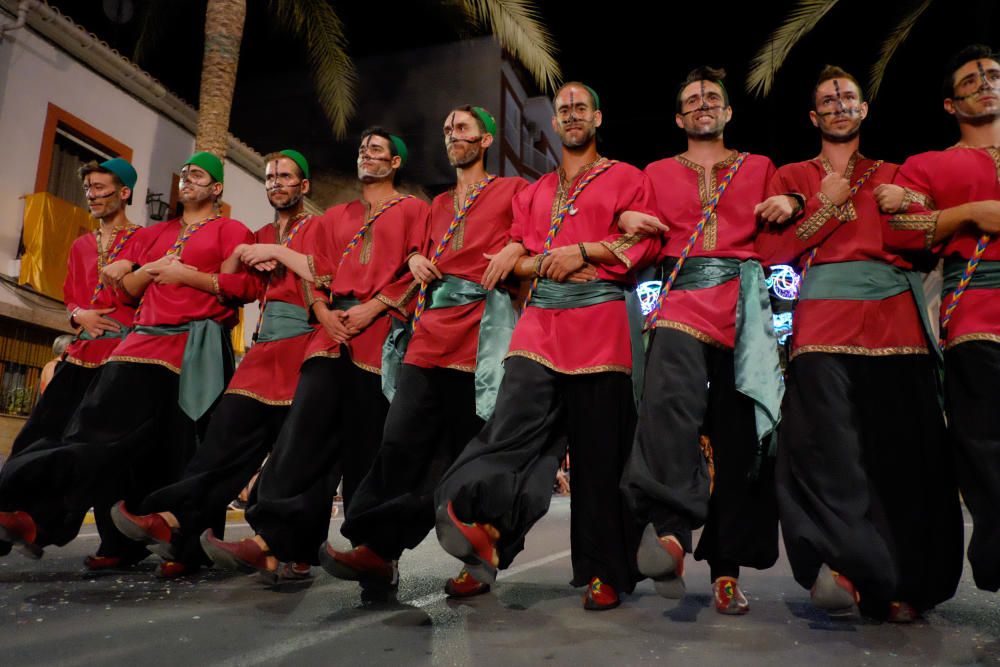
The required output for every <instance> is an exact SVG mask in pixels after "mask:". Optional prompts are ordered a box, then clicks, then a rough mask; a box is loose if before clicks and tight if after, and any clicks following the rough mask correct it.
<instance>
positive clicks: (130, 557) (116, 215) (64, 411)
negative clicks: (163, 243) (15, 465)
mask: <svg viewBox="0 0 1000 667" xmlns="http://www.w3.org/2000/svg"><path fill="white" fill-rule="evenodd" d="M136 179H137V174H136V173H135V169H134V168H133V167H132V165H131V164H129V162H128V161H126V160H124V159H122V158H112V159H110V160H106V161H105V162H102V163H100V164H97V163H96V162H91V163H88V164H86V165H84V166H83V167H82V168H81V169H80V180H82V181H83V190H84V194H85V195H86V196H87V206H88V208H89V209H90V214H91V215H92V216H93V217H94V218H96V219H97V220H98V221H99V222H100V226H99V227H98V228H97V229H96V230H94V233H93V234H84V235H83V236H81V237H80V238H78V239H77V240H76V241H74V242H73V245H72V247H71V248H70V251H69V266H68V269H67V272H66V280H65V282H64V283H63V299H64V301H65V303H66V309H67V310H68V311H69V314H70V323H71V324H72V325H73V326H75V327H77V328H78V329H79V332H78V333H77V336H76V338H75V339H74V340H73V342H72V343H71V344H70V345H69V347H68V348H67V350H66V353H65V355H63V361H64V362H65V363H62V364H60V365H59V369H58V372H57V373H56V375H55V377H54V378H53V380H52V382H51V383H50V384H49V386H48V387H47V390H46V392H45V393H44V394H43V395H42V396H41V397H40V398H39V399H38V403H37V405H35V409H34V410H32V411H31V416H30V417H28V421H27V422H25V424H24V427H23V428H22V429H21V432H20V433H19V434H18V436H17V438H15V439H14V443H13V445H12V447H11V456H17V455H18V454H19V453H20V452H22V451H23V450H24V449H25V448H26V447H27V446H29V445H31V444H32V443H33V442H35V441H36V440H40V439H42V438H58V437H59V436H61V435H62V434H63V430H64V429H65V428H66V426H67V425H68V424H69V421H70V418H71V417H72V416H73V413H74V412H75V411H76V408H77V407H78V406H79V405H80V402H81V401H82V400H83V397H84V395H85V394H86V393H87V388H88V387H89V386H90V384H91V383H92V382H93V381H94V378H96V377H97V375H98V374H99V373H100V371H101V366H103V364H104V362H105V361H107V358H108V357H109V356H110V355H111V351H112V350H114V349H115V346H117V345H118V343H120V342H121V341H122V339H123V338H124V337H125V334H127V333H128V330H129V327H130V326H131V325H132V315H133V312H134V310H135V304H131V303H128V302H127V301H125V300H123V299H121V298H120V294H119V293H118V291H117V290H116V289H114V288H113V287H108V286H105V285H104V283H103V282H102V281H101V270H102V269H103V268H104V267H105V265H107V264H110V263H112V262H114V261H115V260H116V259H118V256H119V255H121V254H122V253H123V251H124V250H125V247H126V246H127V245H128V244H129V243H130V242H131V239H132V237H133V236H134V235H135V232H136V231H137V230H138V229H140V227H139V226H138V225H133V224H132V223H131V222H129V220H128V217H127V215H126V212H125V207H126V206H127V205H128V204H129V203H130V202H131V200H132V189H133V188H134V187H135V182H136ZM127 493H128V488H127V487H124V486H123V487H122V489H121V494H123V495H124V494H127ZM107 510H108V508H107V506H106V505H102V506H101V507H98V508H95V512H94V516H95V520H96V523H97V531H98V533H99V534H100V536H101V544H100V546H99V547H98V548H97V552H96V554H94V555H90V556H87V558H86V559H85V561H84V564H85V565H86V566H87V568H88V569H91V570H101V569H105V568H112V567H127V566H129V565H132V564H134V563H136V562H138V561H140V560H142V559H143V558H144V557H145V556H146V554H145V553H144V552H143V551H139V550H136V549H135V548H134V546H133V545H131V544H129V543H128V542H127V541H123V540H122V539H121V536H120V535H118V534H117V531H116V530H115V529H114V526H113V525H111V522H110V519H109V518H108V515H107Z"/></svg>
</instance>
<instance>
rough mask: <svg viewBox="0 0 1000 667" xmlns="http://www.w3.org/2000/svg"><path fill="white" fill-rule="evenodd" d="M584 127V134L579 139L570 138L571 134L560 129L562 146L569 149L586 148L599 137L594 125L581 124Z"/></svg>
mask: <svg viewBox="0 0 1000 667" xmlns="http://www.w3.org/2000/svg"><path fill="white" fill-rule="evenodd" d="M581 125H582V126H583V127H582V129H583V134H582V135H580V138H579V139H572V138H570V136H569V132H567V131H566V129H565V128H563V127H560V128H559V139H560V141H562V145H563V146H565V147H566V148H569V149H577V148H584V147H586V146H589V145H590V144H591V142H593V141H594V138H595V137H596V136H597V128H596V127H594V124H593V123H586V122H583V123H581Z"/></svg>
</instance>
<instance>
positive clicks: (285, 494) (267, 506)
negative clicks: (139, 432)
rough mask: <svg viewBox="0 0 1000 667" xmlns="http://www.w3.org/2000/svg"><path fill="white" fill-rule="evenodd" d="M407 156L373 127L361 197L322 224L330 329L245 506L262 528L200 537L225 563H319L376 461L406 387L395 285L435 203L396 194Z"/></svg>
mask: <svg viewBox="0 0 1000 667" xmlns="http://www.w3.org/2000/svg"><path fill="white" fill-rule="evenodd" d="M405 159H406V146H405V144H404V143H403V142H402V140H401V139H400V138H399V137H396V136H395V135H391V134H389V133H388V132H386V131H385V130H383V129H380V128H371V129H369V130H366V131H365V132H364V133H363V134H362V137H361V145H360V147H359V149H358V179H359V180H360V181H361V183H362V188H361V199H358V200H355V201H352V202H350V203H348V204H341V205H339V206H335V207H333V208H331V209H330V210H329V211H327V212H326V213H325V214H324V216H323V219H322V220H319V221H317V222H318V223H319V229H318V230H317V234H318V239H317V248H316V250H315V255H314V256H312V258H311V259H310V265H311V266H310V268H311V270H312V275H313V276H314V277H315V279H316V284H317V285H318V286H319V287H318V288H317V289H316V290H314V294H315V296H316V299H317V300H316V301H314V302H313V304H312V306H311V308H312V312H313V314H314V315H315V316H316V318H317V319H318V320H319V323H320V324H321V325H322V327H321V328H320V329H318V330H317V331H316V333H315V334H313V335H312V336H311V337H310V340H309V342H308V343H307V344H306V350H305V362H304V363H303V364H302V369H301V375H300V378H299V383H298V386H297V387H296V390H295V396H294V398H293V400H292V407H291V410H290V411H289V413H288V417H287V418H286V419H285V423H284V425H283V426H282V429H281V432H280V434H279V435H278V439H277V442H276V443H275V445H274V450H273V451H272V453H271V457H270V458H269V459H268V462H267V464H266V465H265V466H264V469H263V470H262V471H261V474H260V477H259V478H258V481H257V489H256V490H257V500H256V502H255V503H254V504H253V505H252V506H251V507H250V509H249V510H248V511H247V514H246V517H247V521H248V522H249V523H250V525H251V526H252V527H253V529H254V531H255V533H256V534H255V535H254V537H253V538H246V539H243V540H240V541H238V542H223V541H222V540H219V539H218V538H217V537H215V535H214V534H213V533H212V531H211V530H207V531H205V533H204V534H203V536H202V538H201V543H202V548H204V549H205V552H206V553H207V554H208V556H209V557H210V558H212V560H214V561H215V563H216V564H217V565H220V566H223V567H232V568H237V569H242V570H248V571H259V572H265V573H271V572H274V571H275V570H276V568H277V567H278V563H279V561H283V562H289V561H291V562H296V563H316V562H317V556H318V553H319V547H320V545H321V544H322V543H323V541H324V540H325V539H326V536H327V533H328V532H329V527H330V508H331V506H332V502H333V495H334V493H335V492H336V488H337V482H338V481H339V480H340V478H341V472H342V473H343V481H344V484H343V496H344V506H345V511H346V510H348V509H349V508H350V506H351V501H352V498H353V496H354V491H355V489H356V488H357V486H358V484H359V483H360V482H361V479H362V478H363V477H364V476H365V474H367V473H368V470H369V469H370V468H371V464H372V461H373V460H374V458H375V455H376V453H377V451H378V447H379V444H380V443H381V440H382V429H383V425H384V423H385V415H386V411H387V409H388V407H389V404H388V401H387V400H386V397H385V396H384V395H383V390H385V391H387V392H389V393H391V392H392V390H393V389H394V388H395V387H394V385H393V384H392V381H391V380H392V378H390V377H388V376H384V375H383V371H386V370H388V369H384V368H383V361H382V359H383V348H385V347H386V339H387V337H388V336H389V335H390V330H391V329H392V333H393V334H398V333H399V331H398V330H396V329H394V328H393V327H392V326H391V324H390V320H391V319H393V318H391V316H390V315H389V314H388V313H387V311H388V310H389V309H390V308H399V307H400V306H401V305H402V302H401V301H400V300H399V299H396V298H393V297H391V296H389V295H388V294H387V293H386V292H385V290H386V289H387V288H388V287H389V286H391V285H393V284H394V283H395V282H396V281H397V280H399V278H400V277H401V276H402V275H403V273H405V272H406V270H407V265H406V261H407V259H408V258H409V257H410V256H411V255H412V254H413V253H416V252H420V250H421V249H422V248H423V243H424V239H425V237H426V223H427V214H428V206H427V204H425V203H424V202H422V201H420V200H419V199H417V198H415V197H413V196H411V195H401V194H399V193H398V192H397V191H396V187H395V176H396V172H397V171H398V170H399V168H400V167H401V166H402V164H403V163H404V162H405ZM331 277H332V281H331ZM317 485H319V486H318V488H317Z"/></svg>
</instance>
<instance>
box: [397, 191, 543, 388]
mask: <svg viewBox="0 0 1000 667" xmlns="http://www.w3.org/2000/svg"><path fill="white" fill-rule="evenodd" d="M526 187H528V182H527V181H525V180H524V179H522V178H497V179H495V180H494V181H493V182H492V183H490V184H489V185H488V186H486V188H485V189H484V190H483V191H482V193H481V194H480V195H479V198H478V199H476V201H475V203H474V204H473V205H472V208H470V209H469V212H468V213H467V214H466V217H465V220H464V221H463V222H462V223H460V224H459V226H458V228H457V229H456V230H455V234H454V236H453V237H452V239H451V241H450V242H449V244H448V246H447V247H446V248H445V251H444V254H442V255H441V258H440V259H439V260H438V263H437V266H438V268H439V269H440V270H441V272H442V273H443V274H445V275H452V276H457V277H459V278H464V279H465V280H472V281H474V282H477V283H478V282H480V281H481V280H482V279H483V272H484V271H485V270H486V266H487V265H488V264H489V261H488V260H487V259H486V258H485V257H483V254H484V253H488V254H494V253H496V252H498V251H499V250H500V249H501V248H503V247H504V245H506V243H507V239H508V236H509V234H510V225H511V221H512V220H513V217H514V212H513V198H514V195H516V194H517V193H518V192H520V191H521V190H523V189H524V188H526ZM454 218H455V205H454V199H453V192H452V191H449V192H444V193H442V194H440V195H438V196H437V197H435V198H434V201H433V202H432V203H431V213H430V227H429V236H428V238H427V239H426V240H425V242H424V245H423V247H422V248H421V251H420V252H421V254H423V255H424V256H425V257H427V258H431V257H433V256H434V251H435V250H437V246H438V242H440V240H441V237H442V236H444V234H445V232H447V231H448V227H449V226H450V225H451V222H452V220H454ZM419 287H420V284H419V282H417V281H415V280H414V279H413V276H412V275H411V274H410V273H409V272H407V273H406V274H405V275H404V276H403V278H402V279H400V280H399V281H397V282H395V283H393V284H392V285H390V286H388V287H387V288H386V289H384V290H383V291H382V294H383V295H384V296H386V297H387V298H389V299H391V300H393V301H402V302H403V303H404V307H405V309H406V312H407V314H412V312H413V311H414V310H415V309H416V304H417V300H416V298H414V295H416V293H417V291H418V289H419ZM485 308H486V304H485V302H484V301H479V302H478V303H470V304H467V305H464V306H451V307H449V308H435V309H433V310H425V311H424V313H423V314H422V315H421V316H420V323H419V324H418V325H417V326H416V327H415V329H414V331H413V337H412V338H411V339H410V344H409V347H407V349H406V358H405V359H404V361H405V363H408V364H412V365H414V366H420V367H422V368H454V369H457V370H461V371H469V372H473V371H475V370H476V352H477V351H478V349H479V322H480V320H481V319H482V318H483V311H484V310H485Z"/></svg>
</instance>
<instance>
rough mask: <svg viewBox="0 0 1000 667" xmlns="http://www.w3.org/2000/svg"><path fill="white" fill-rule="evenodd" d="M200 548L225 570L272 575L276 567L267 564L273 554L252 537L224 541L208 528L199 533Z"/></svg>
mask: <svg viewBox="0 0 1000 667" xmlns="http://www.w3.org/2000/svg"><path fill="white" fill-rule="evenodd" d="M201 548H202V550H203V551H204V552H205V555H207V556H208V557H209V558H211V559H212V561H213V562H214V563H215V564H216V565H218V566H219V567H221V568H224V569H227V570H239V571H240V572H249V573H253V572H260V573H261V574H265V575H271V576H274V575H275V573H276V572H277V569H276V568H275V569H271V568H269V567H268V566H267V559H268V558H270V557H271V556H273V554H272V553H271V552H270V550H265V549H262V548H261V547H260V545H259V544H257V542H256V541H254V540H253V539H252V538H249V537H245V538H243V539H242V540H239V541H238V542H224V541H222V540H220V539H219V538H217V537H216V536H215V533H213V532H212V529H211V528H209V529H208V530H206V531H205V532H204V533H202V534H201Z"/></svg>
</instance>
